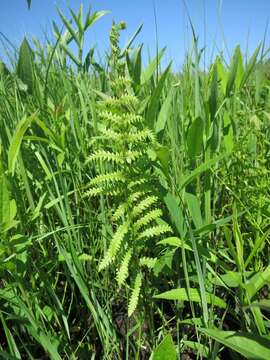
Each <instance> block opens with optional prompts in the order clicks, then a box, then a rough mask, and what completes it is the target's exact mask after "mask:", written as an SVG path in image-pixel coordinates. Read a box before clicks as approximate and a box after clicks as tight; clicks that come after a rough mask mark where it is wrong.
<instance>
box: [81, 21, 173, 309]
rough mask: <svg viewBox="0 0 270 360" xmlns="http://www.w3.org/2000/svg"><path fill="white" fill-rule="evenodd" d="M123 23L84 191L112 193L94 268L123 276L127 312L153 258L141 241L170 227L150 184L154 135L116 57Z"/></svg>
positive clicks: (114, 42)
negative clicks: (109, 227) (107, 235)
mask: <svg viewBox="0 0 270 360" xmlns="http://www.w3.org/2000/svg"><path fill="white" fill-rule="evenodd" d="M124 27H125V26H124V24H123V23H120V24H118V25H116V24H113V26H112V30H111V34H110V42H111V56H110V60H111V62H110V68H111V75H110V87H111V96H108V97H106V98H105V100H103V101H102V102H101V103H99V104H98V105H97V107H98V109H97V116H98V120H99V121H98V136H97V142H96V143H98V144H99V147H98V148H97V149H96V150H94V151H93V152H92V154H91V155H90V157H89V161H91V162H94V163H96V164H101V166H96V168H97V170H96V171H97V172H98V174H97V175H96V176H95V177H94V178H93V179H92V181H91V182H90V189H89V190H88V192H87V195H88V196H91V197H92V196H98V195H101V194H102V195H105V196H110V197H113V199H114V204H116V205H117V206H116V209H115V211H114V213H113V215H112V222H113V227H114V228H115V231H114V233H113V236H112V238H111V241H110V244H109V247H108V249H107V252H106V254H105V256H104V258H103V259H102V261H101V262H100V264H99V270H100V271H101V270H103V269H105V268H106V267H107V266H109V265H111V264H113V263H114V264H115V265H116V268H117V276H116V279H117V282H118V284H119V286H122V285H124V284H125V283H126V280H127V279H128V280H129V281H131V283H133V284H132V293H131V297H130V301H129V306H128V315H129V316H130V315H131V314H132V313H133V312H134V310H135V309H136V306H137V303H138V300H139V295H140V289H141V285H142V279H143V267H147V268H148V269H151V268H153V266H154V264H155V258H149V257H142V253H143V252H146V247H145V244H146V241H149V240H151V239H153V238H156V237H160V236H162V235H163V234H166V233H168V232H171V228H170V227H169V225H167V224H166V223H165V222H164V221H163V220H161V216H162V211H161V209H160V208H159V207H158V197H157V196H156V195H155V194H154V192H153V190H152V189H153V184H152V183H151V173H150V171H151V166H152V163H151V160H150V158H149V155H148V154H149V152H150V150H151V149H153V148H154V146H155V143H156V140H155V136H154V134H153V132H152V131H151V130H150V129H149V128H148V127H147V126H146V124H145V120H144V118H143V116H141V115H140V114H139V112H138V108H139V100H138V98H137V97H136V96H135V95H134V93H133V91H132V82H131V79H130V78H129V77H128V75H127V72H126V68H125V63H122V62H121V61H120V48H119V46H118V40H119V32H120V30H121V29H123V28H124Z"/></svg>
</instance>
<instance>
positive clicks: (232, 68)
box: [226, 45, 241, 96]
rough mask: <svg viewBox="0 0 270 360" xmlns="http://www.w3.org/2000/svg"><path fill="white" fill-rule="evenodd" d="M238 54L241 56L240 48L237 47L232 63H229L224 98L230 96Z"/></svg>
mask: <svg viewBox="0 0 270 360" xmlns="http://www.w3.org/2000/svg"><path fill="white" fill-rule="evenodd" d="M240 54H241V52H240V46H239V45H238V46H237V47H236V48H235V51H234V54H233V58H232V61H231V65H230V68H229V73H228V80H227V86H226V96H230V95H231V91H232V89H233V87H234V83H235V79H236V74H237V69H238V63H239V57H240Z"/></svg>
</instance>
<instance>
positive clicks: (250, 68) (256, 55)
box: [240, 44, 261, 88]
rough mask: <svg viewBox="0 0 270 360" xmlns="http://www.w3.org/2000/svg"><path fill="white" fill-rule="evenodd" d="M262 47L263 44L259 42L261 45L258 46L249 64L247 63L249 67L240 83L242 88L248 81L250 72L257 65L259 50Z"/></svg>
mask: <svg viewBox="0 0 270 360" xmlns="http://www.w3.org/2000/svg"><path fill="white" fill-rule="evenodd" d="M260 49H261V44H259V46H258V47H257V49H256V50H255V51H254V53H253V55H252V57H251V59H250V61H249V63H248V65H247V68H246V70H245V72H244V74H243V77H242V81H241V84H240V88H242V87H243V86H244V85H245V83H246V82H247V80H248V78H249V76H250V74H251V73H252V71H253V69H254V67H255V65H256V61H257V57H258V54H259V51H260Z"/></svg>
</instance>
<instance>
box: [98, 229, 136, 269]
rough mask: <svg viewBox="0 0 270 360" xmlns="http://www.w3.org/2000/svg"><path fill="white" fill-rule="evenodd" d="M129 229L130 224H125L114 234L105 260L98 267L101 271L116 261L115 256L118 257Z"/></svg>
mask: <svg viewBox="0 0 270 360" xmlns="http://www.w3.org/2000/svg"><path fill="white" fill-rule="evenodd" d="M128 228H129V222H125V223H124V224H121V225H119V227H118V229H117V230H116V232H115V233H114V235H113V237H112V239H111V242H110V245H109V249H108V251H107V253H106V254H105V256H104V258H103V260H102V261H101V263H100V264H99V267H98V270H99V271H101V270H103V269H105V268H106V267H107V266H108V265H109V264H110V263H111V262H113V261H114V259H115V256H116V255H117V253H118V251H119V249H120V246H121V244H122V242H123V240H124V237H125V235H126V234H127V232H128Z"/></svg>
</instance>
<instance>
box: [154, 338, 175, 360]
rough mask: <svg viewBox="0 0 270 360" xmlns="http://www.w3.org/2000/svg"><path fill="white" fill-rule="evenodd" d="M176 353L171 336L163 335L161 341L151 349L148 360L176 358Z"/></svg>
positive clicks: (172, 359) (173, 359) (171, 359)
mask: <svg viewBox="0 0 270 360" xmlns="http://www.w3.org/2000/svg"><path fill="white" fill-rule="evenodd" d="M176 357H177V353H176V349H175V345H174V343H173V339H172V336H171V335H170V334H169V335H167V336H165V338H164V339H163V340H162V342H161V343H160V344H159V345H158V346H157V347H156V349H155V350H154V351H153V353H152V355H151V357H150V360H165V359H166V360H176Z"/></svg>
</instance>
